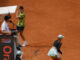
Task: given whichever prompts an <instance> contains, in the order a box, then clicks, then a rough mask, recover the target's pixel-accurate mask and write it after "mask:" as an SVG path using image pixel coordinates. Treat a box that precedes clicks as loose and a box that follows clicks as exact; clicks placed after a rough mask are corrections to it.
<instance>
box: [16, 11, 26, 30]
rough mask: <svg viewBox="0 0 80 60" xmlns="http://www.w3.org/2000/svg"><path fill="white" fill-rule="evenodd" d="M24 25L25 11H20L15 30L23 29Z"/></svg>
mask: <svg viewBox="0 0 80 60" xmlns="http://www.w3.org/2000/svg"><path fill="white" fill-rule="evenodd" d="M24 26H25V13H24V12H22V13H20V18H19V20H18V24H17V30H18V31H23V30H24Z"/></svg>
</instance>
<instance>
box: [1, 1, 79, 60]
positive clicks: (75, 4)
mask: <svg viewBox="0 0 80 60" xmlns="http://www.w3.org/2000/svg"><path fill="white" fill-rule="evenodd" d="M10 5H11V6H12V5H18V6H20V5H23V6H24V11H25V13H26V20H25V23H26V27H25V30H24V36H25V37H26V40H27V41H28V43H29V46H27V47H25V48H24V49H23V51H24V55H23V60H52V59H51V58H50V57H48V56H47V53H48V51H49V49H50V48H51V46H52V44H53V42H54V40H56V39H57V35H58V34H63V35H64V39H63V41H62V42H63V45H62V47H61V50H62V52H63V56H61V57H62V60H80V0H0V6H10ZM15 15H16V14H12V20H13V21H14V23H16V22H17V19H16V16H15ZM0 23H1V22H0ZM20 39H21V38H20ZM21 41H22V40H21Z"/></svg>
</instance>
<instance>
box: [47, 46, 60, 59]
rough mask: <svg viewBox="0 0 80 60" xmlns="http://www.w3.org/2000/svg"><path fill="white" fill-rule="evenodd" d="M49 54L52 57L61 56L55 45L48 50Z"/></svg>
mask: <svg viewBox="0 0 80 60" xmlns="http://www.w3.org/2000/svg"><path fill="white" fill-rule="evenodd" d="M48 56H51V57H55V56H57V58H60V56H59V54H58V51H57V49H56V48H55V47H52V48H51V49H50V50H49V52H48Z"/></svg>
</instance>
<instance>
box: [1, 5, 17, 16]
mask: <svg viewBox="0 0 80 60" xmlns="http://www.w3.org/2000/svg"><path fill="white" fill-rule="evenodd" d="M16 9H17V5H15V6H6V7H0V15H2V14H8V13H15V12H16Z"/></svg>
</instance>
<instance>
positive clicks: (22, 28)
mask: <svg viewBox="0 0 80 60" xmlns="http://www.w3.org/2000/svg"><path fill="white" fill-rule="evenodd" d="M20 30H21V31H20V36H21V37H22V40H23V41H24V43H23V46H26V45H28V43H27V42H26V39H25V37H24V35H23V31H24V27H20Z"/></svg>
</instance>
